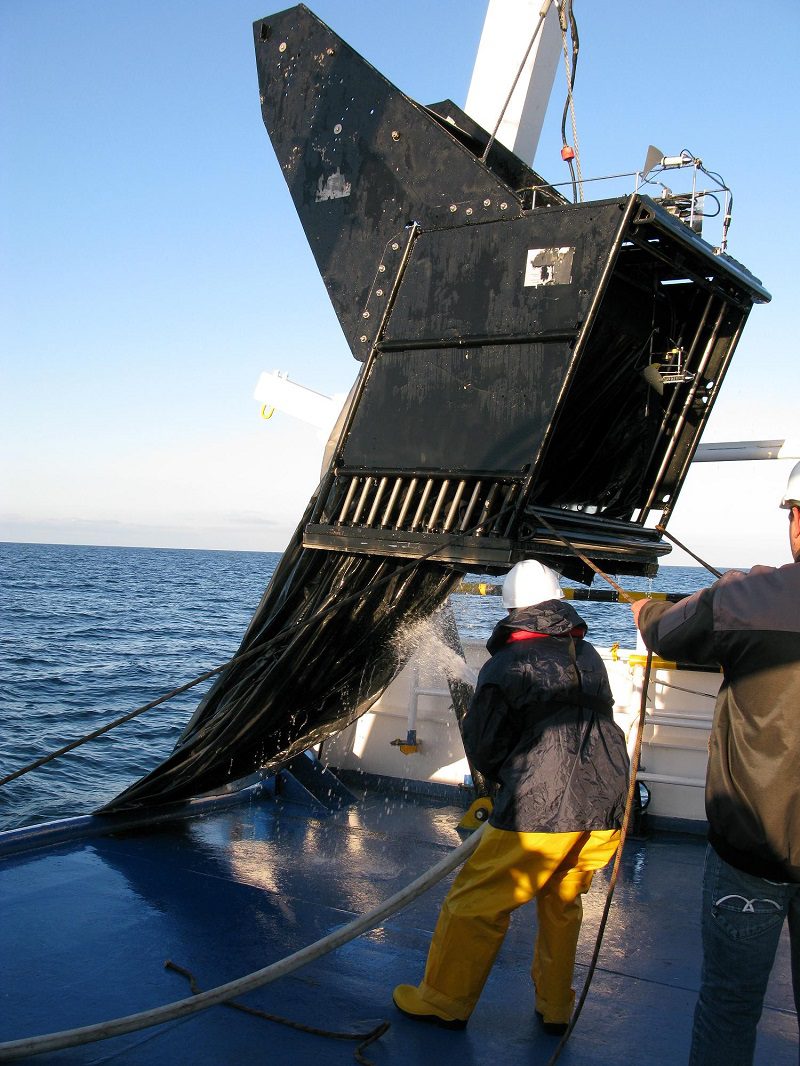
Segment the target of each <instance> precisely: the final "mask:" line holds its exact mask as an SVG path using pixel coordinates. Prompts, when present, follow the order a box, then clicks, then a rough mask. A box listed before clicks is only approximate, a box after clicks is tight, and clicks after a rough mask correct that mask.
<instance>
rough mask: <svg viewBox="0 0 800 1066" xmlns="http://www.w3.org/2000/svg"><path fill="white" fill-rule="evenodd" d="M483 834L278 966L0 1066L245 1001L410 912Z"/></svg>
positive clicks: (48, 1043)
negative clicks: (405, 910)
mask: <svg viewBox="0 0 800 1066" xmlns="http://www.w3.org/2000/svg"><path fill="white" fill-rule="evenodd" d="M484 828H485V827H484V826H481V827H480V828H479V829H476V830H475V832H474V833H472V835H471V836H470V837H469V838H468V839H467V840H465V841H464V842H463V843H462V844H459V845H458V847H456V848H454V849H453V850H452V851H451V852H450V853H449V854H448V855H446V856H445V857H444V858H443V859H440V861H439V862H437V863H436V864H435V865H434V866H432V867H431V868H430V869H429V870H426V872H425V873H424V874H422V875H421V876H420V877H418V878H416V880H414V881H412V882H411V883H410V884H408V885H406V887H405V888H402V889H400V891H399V892H395V894H394V895H393V896H390V897H389V898H388V899H387V900H384V902H383V903H381V904H380V905H379V906H377V907H375V908H374V909H373V910H371V911H369V912H368V913H367V914H363V915H361V916H360V917H358V918H354V919H353V920H352V921H350V922H348V923H347V924H346V925H343V926H341V928H339V929H336V930H334V932H332V933H328V935H327V936H324V937H322V939H321V940H317V941H316V942H315V943H313V944H308V945H307V946H306V947H304V948H301V949H300V950H299V951H295V952H294V953H293V954H292V955H287V956H286V958H284V959H280V960H279V961H278V962H273V963H271V964H270V965H269V966H265V967H264V968H263V969H261V970H255V971H254V972H253V973H250V974H247V975H245V976H244V977H239V978H237V979H236V980H235V981H228V982H227V983H226V984H224V985H218V986H217V987H216V988H211V989H209V990H208V991H207V992H200V993H199V994H198V995H195V996H189V998H188V999H180V1000H177V1001H175V1002H174V1003H167V1004H165V1005H163V1006H161V1007H154V1008H152V1009H151V1010H146V1011H141V1012H139V1013H138V1014H128V1015H126V1016H125V1017H122V1018H114V1019H112V1020H110V1021H105V1022H98V1023H96V1024H95V1025H85V1026H82V1027H80V1028H77V1029H66V1030H63V1031H62V1032H58V1033H47V1034H44V1035H42V1036H32V1037H24V1038H23V1039H21V1040H9V1041H6V1042H5V1043H2V1044H0V1062H13V1061H14V1060H15V1059H24V1058H30V1057H31V1056H33V1055H41V1054H43V1053H44V1052H46V1051H60V1050H63V1049H64V1048H69V1047H78V1046H81V1045H83V1044H91V1043H94V1042H96V1041H98V1040H107V1039H109V1038H110V1037H114V1036H123V1035H124V1034H126V1033H133V1032H137V1031H138V1030H140V1029H147V1028H150V1027H151V1026H154V1025H163V1024H164V1023H165V1022H171V1021H175V1020H176V1019H177V1018H185V1017H187V1016H188V1015H190V1014H197V1013H198V1012H199V1011H202V1010H207V1009H208V1008H209V1007H214V1006H217V1004H220V1003H225V1002H227V1001H228V1000H230V999H233V998H234V997H235V996H240V995H244V993H245V992H251V991H252V990H253V989H256V988H261V987H262V986H263V985H266V984H269V983H270V982H272V981H276V980H277V979H278V978H279V977H285V976H286V975H287V974H290V973H293V972H294V971H295V970H299V969H300V967H302V966H306V965H308V963H310V962H313V961H314V960H315V959H318V958H320V957H321V956H322V955H326V954H328V952H330V951H334V950H335V949H336V948H338V947H341V946H342V945H343V944H347V943H349V942H350V941H351V940H355V938H356V937H358V936H360V935H361V934H362V933H365V932H367V930H369V929H373V928H374V927H375V926H376V925H379V924H380V923H381V922H382V921H384V920H385V919H386V918H389V917H391V916H392V915H393V914H396V913H397V912H398V911H399V910H402V909H403V908H404V907H406V906H408V904H409V903H412V902H413V901H414V900H415V899H417V897H418V896H421V895H422V894H423V893H424V892H427V890H428V889H429V888H432V887H433V885H435V884H437V883H438V882H439V881H441V879H442V878H443V877H446V876H447V874H449V873H450V872H451V871H452V870H454V869H455V868H456V867H457V866H460V865H461V863H462V862H464V860H465V859H467V858H468V857H469V856H470V855H471V854H472V852H473V851H474V850H475V849H476V848H477V846H478V843H479V842H480V839H481V837H482V835H483V830H484Z"/></svg>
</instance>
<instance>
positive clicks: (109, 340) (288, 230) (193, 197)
mask: <svg viewBox="0 0 800 1066" xmlns="http://www.w3.org/2000/svg"><path fill="white" fill-rule="evenodd" d="M310 6H311V7H312V8H313V9H314V10H315V11H316V13H317V14H318V15H319V16H320V17H321V18H323V19H324V20H325V21H326V22H328V23H329V24H330V25H331V26H332V27H333V28H334V29H335V30H336V31H337V32H338V33H340V35H341V36H343V37H344V38H345V40H347V41H349V43H351V44H352V45H353V46H354V47H355V48H356V49H357V50H358V51H360V52H361V53H362V55H364V56H365V57H366V58H367V59H369V60H370V61H371V62H372V63H373V64H374V65H375V66H377V67H378V69H379V70H381V71H382V72H383V73H384V74H386V75H387V76H388V77H389V78H390V79H392V80H393V81H395V83H396V84H398V85H399V87H400V88H401V89H403V90H404V91H406V92H407V93H408V94H409V95H411V96H412V97H414V98H415V99H417V100H419V101H420V102H422V103H428V102H431V101H434V100H439V99H442V98H443V97H447V96H449V97H451V98H452V99H454V100H455V101H456V102H457V103H462V104H463V102H464V99H465V97H466V91H467V87H468V84H469V77H470V73H471V68H472V63H473V60H474V55H475V51H476V48H477V44H478V40H479V37H480V32H481V28H482V24H483V17H484V10H485V8H484V3H483V2H482V0H437V2H436V3H431V2H430V0H425V2H422V0H404V2H403V3H398V4H381V3H376V2H374V0H369V2H367V0H353V2H338V3H337V2H334V0H318V2H317V3H312V4H311V5H310ZM575 10H576V14H577V18H578V25H579V29H580V34H581V54H580V63H579V69H578V78H577V84H576V106H577V117H578V129H579V136H580V146H581V154H582V161H583V170H584V175H585V176H594V175H602V174H608V173H615V172H620V171H633V170H636V169H637V167H639V166H640V165H641V164H642V162H643V160H644V155H645V151H646V149H647V146H648V144H649V143H651V142H652V143H655V144H657V145H659V147H661V148H662V149H663V150H664V151H665V152H667V153H673V152H674V153H677V152H679V151H680V150H681V149H682V148H689V149H690V150H691V151H693V152H694V153H696V154H697V155H700V156H701V157H702V158H703V159H704V161H705V162H706V163H707V164H708V166H709V167H710V168H711V169H713V170H718V171H720V172H721V173H722V174H723V175H724V177H725V178H726V180H727V181H728V183H729V184H730V185H731V186H732V188H733V190H734V194H735V213H734V220H733V225H732V228H731V234H730V238H731V240H730V246H729V250H730V252H731V254H732V255H733V256H735V257H736V258H737V259H739V260H741V261H742V262H744V263H745V264H746V265H747V266H748V268H749V269H750V270H752V271H753V273H755V274H756V275H758V276H759V277H761V278H762V279H763V281H764V283H765V284H766V286H767V288H769V289H770V290H771V292H772V293H773V297H774V299H773V303H772V304H771V305H770V306H768V307H756V308H755V309H754V311H753V313H752V315H751V318H750V322H749V323H748V326H747V328H746V330H745V334H744V338H743V340H742V342H741V344H740V346H739V349H738V352H737V355H736V358H735V359H734V362H733V366H732V368H731V370H730V372H729V376H728V379H727V381H726V384H725V387H724V389H723V392H722V395H721V397H720V400H719V403H718V406H717V410H716V411H715V414H714V417H713V419H712V423H711V426H710V428H709V431H708V433H707V434H706V439H707V440H727V439H758V438H776V437H783V436H795V437H796V436H798V435H800V427H798V425H797V421H798V419H797V411H798V391H799V390H798V386H800V370H799V369H798V359H797V347H798V346H797V339H796V338H797V323H796V309H797V306H798V301H799V298H800V293H798V285H797V278H798V273H799V272H798V266H799V265H800V264H798V232H797V230H798V225H797V221H796V200H797V193H796V189H795V183H796V175H797V173H798V170H800V167H799V166H798V164H799V163H800V159H799V158H798V155H799V150H798V136H797V112H798V74H797V55H798V54H800V14H798V10H799V9H798V6H797V4H796V3H795V2H794V0H773V2H771V3H766V2H765V3H763V4H761V5H760V6H759V5H755V4H753V3H752V2H751V0H748V2H745V0H728V2H725V3H722V2H718V3H706V4H700V5H699V4H697V3H696V2H691V3H690V2H683V0H672V2H671V3H669V4H663V3H642V2H638V3H633V2H627V0H606V2H602V3H601V2H600V0H575ZM270 13H271V9H270V7H269V6H266V7H263V8H262V7H259V6H258V5H257V4H256V5H255V6H254V4H253V2H252V0H249V2H248V3H244V2H243V0H192V2H188V0H69V2H65V0H3V2H2V3H0V152H1V153H2V155H1V156H0V353H1V355H0V358H1V359H2V389H3V419H2V426H0V434H2V441H0V449H1V452H0V454H2V460H0V462H2V473H1V474H0V538H2V539H6V540H30V541H54V542H70V543H95V544H124V545H153V546H174V547H184V546H187V547H188V546H191V547H207V548H248V549H263V550H280V549H281V548H283V546H284V545H285V544H286V541H287V539H288V537H289V535H290V532H291V530H292V529H293V528H294V526H295V524H296V522H297V521H298V519H299V517H300V515H301V513H302V510H303V507H304V505H305V503H306V502H307V500H308V497H309V495H310V493H311V491H312V489H313V487H314V485H315V483H316V478H317V475H318V471H319V461H320V454H321V445H320V442H319V441H318V440H317V438H316V436H315V433H314V431H313V430H308V429H307V428H306V427H304V426H303V425H301V424H300V423H297V422H293V421H291V420H290V419H289V418H288V417H286V416H281V415H276V416H275V417H274V418H273V419H272V420H271V421H270V422H264V421H261V420H260V419H259V415H258V405H257V404H256V403H255V401H254V400H253V399H252V391H253V388H254V385H255V382H256V380H257V378H258V375H259V373H260V372H261V371H262V370H273V369H282V370H286V371H288V372H289V373H290V376H291V377H292V378H293V379H295V380H298V381H301V382H303V383H305V384H307V385H309V386H311V387H313V388H315V389H317V390H318V391H320V392H326V393H328V394H332V393H335V392H344V391H346V390H347V388H348V387H349V386H350V384H351V382H352V380H353V378H354V376H355V371H356V368H357V364H356V363H355V361H354V360H353V359H352V357H351V356H350V354H349V350H348V349H347V347H346V344H345V342H344V339H343V337H342V334H341V331H340V329H339V326H338V323H337V321H336V318H335V316H334V314H333V312H332V310H331V308H330V306H329V304H328V300H327V296H326V295H325V291H324V288H323V285H322V282H321V280H320V278H319V275H318V273H317V270H316V267H315V265H314V262H313V260H312V257H311V254H310V252H309V251H308V248H307V246H306V242H305V238H304V236H303V233H302V230H301V228H300V225H299V223H298V222H297V219H296V217H295V213H294V209H293V207H292V205H291V201H290V199H289V194H288V191H287V190H286V188H285V185H284V183H283V179H282V177H281V174H280V171H279V169H278V166H277V163H276V162H275V159H274V157H273V155H272V149H271V146H270V143H269V139H268V137H267V134H266V131H265V130H264V127H263V125H262V121H261V114H260V109H259V101H258V86H257V81H256V72H255V62H254V57H253V46H252V35H251V24H252V22H253V21H254V20H255V19H257V18H260V17H263V16H265V15H268V14H270ZM563 86H564V82H563V73H561V72H560V73H559V77H558V79H557V81H556V89H555V92H554V96H553V103H552V105H551V109H550V114H549V117H548V123H547V127H546V130H545V134H544V137H543V139H542V142H541V144H540V149H539V154H538V155H537V159H536V161H535V163H536V167H537V169H538V170H539V171H540V172H541V173H542V174H543V175H544V176H545V177H546V178H548V179H549V180H551V181H560V180H564V179H565V177H566V175H565V174H564V172H563V171H564V165H563V163H562V162H561V159H560V155H559V150H560V137H559V134H558V125H559V120H560V111H561V106H562V102H563ZM619 191H624V190H622V189H620V187H619V186H617V187H613V188H609V189H608V190H605V191H604V193H603V194H604V195H612V194H616V193H617V192H619ZM790 465H791V464H787V463H785V462H782V463H748V464H744V465H735V466H734V465H733V464H726V465H722V466H721V465H716V464H715V465H711V464H704V465H703V466H702V467H696V468H695V469H694V470H693V471H692V473H691V475H690V478H689V480H688V482H687V485H686V486H685V488H684V492H683V495H682V497H681V500H680V502H679V505H678V509H677V511H676V514H675V516H674V519H673V520H672V523H671V527H670V528H671V529H672V530H673V531H674V532H675V534H676V535H678V536H679V537H681V539H683V540H685V541H686V542H687V543H689V544H690V545H691V546H693V547H694V548H695V549H696V550H698V551H700V552H701V553H703V554H705V555H706V556H707V557H708V558H709V559H710V560H711V561H712V562H714V563H716V564H718V565H723V566H731V565H741V566H747V565H750V564H752V563H754V562H757V561H762V562H773V563H777V562H782V561H785V560H786V559H787V548H786V528H785V526H786V523H785V520H784V518H783V515H782V513H781V512H778V511H776V510H775V509H774V505H775V503H776V501H777V499H778V498H779V497H780V495H781V492H782V488H783V485H784V483H785V479H786V475H787V473H788V469H789V467H790ZM673 561H674V562H681V561H683V560H682V558H681V557H680V556H679V555H676V556H674V557H673Z"/></svg>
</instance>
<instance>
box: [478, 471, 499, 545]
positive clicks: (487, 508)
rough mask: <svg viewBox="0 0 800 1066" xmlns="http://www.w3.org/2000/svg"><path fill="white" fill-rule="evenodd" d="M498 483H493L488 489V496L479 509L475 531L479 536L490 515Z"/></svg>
mask: <svg viewBox="0 0 800 1066" xmlns="http://www.w3.org/2000/svg"><path fill="white" fill-rule="evenodd" d="M497 489H498V482H496V481H495V482H493V484H492V487H491V488H490V489H489V495H488V496H487V497H486V499H485V500H484V503H483V507H482V508H481V519H480V524H479V525H478V528H477V529H476V530H475V532H476V534H478V536H480V532H481V530H482V529H483V527H484V525H485V523H486V521H487V519H488V518H489V515H490V514H491V511H492V507H493V506H494V499H495V496H496V495H497Z"/></svg>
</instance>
